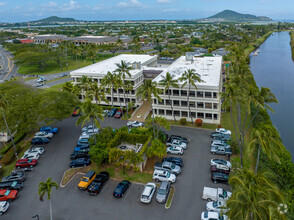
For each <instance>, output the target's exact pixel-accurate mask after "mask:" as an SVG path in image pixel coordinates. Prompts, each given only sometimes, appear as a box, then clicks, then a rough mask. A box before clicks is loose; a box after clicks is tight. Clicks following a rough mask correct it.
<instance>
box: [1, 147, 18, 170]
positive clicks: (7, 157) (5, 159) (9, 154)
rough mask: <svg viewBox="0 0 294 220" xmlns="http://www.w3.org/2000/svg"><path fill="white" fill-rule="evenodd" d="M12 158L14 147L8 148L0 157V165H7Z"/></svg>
mask: <svg viewBox="0 0 294 220" xmlns="http://www.w3.org/2000/svg"><path fill="white" fill-rule="evenodd" d="M18 149H19V146H18V145H16V151H18ZM13 158H14V148H13V147H12V148H10V150H9V151H7V153H6V154H5V155H4V157H3V158H2V159H1V164H2V165H7V164H9V163H10V162H11V161H12V160H13Z"/></svg>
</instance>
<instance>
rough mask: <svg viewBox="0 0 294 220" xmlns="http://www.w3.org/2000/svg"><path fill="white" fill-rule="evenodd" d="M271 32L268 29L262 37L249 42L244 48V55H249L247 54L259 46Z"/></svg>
mask: <svg viewBox="0 0 294 220" xmlns="http://www.w3.org/2000/svg"><path fill="white" fill-rule="evenodd" d="M272 33H273V31H270V32H268V33H266V34H265V35H263V36H262V37H260V38H258V39H257V40H256V41H255V42H253V43H251V44H249V45H248V47H247V48H246V49H245V50H244V54H245V56H249V54H250V53H251V52H252V51H254V50H255V49H256V48H257V47H259V46H260V45H261V44H262V43H263V42H264V41H265V40H266V39H267V38H268V37H269V36H270V35H271V34H272Z"/></svg>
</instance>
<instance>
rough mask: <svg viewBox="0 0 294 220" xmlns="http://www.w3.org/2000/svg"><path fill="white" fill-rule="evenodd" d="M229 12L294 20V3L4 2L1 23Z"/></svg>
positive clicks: (188, 16) (261, 0)
mask: <svg viewBox="0 0 294 220" xmlns="http://www.w3.org/2000/svg"><path fill="white" fill-rule="evenodd" d="M225 9H230V10H234V11H237V12H240V13H248V14H254V15H257V16H268V17H270V18H272V19H290V20H294V1H293V0H0V22H26V21H34V20H38V19H41V18H46V17H49V16H53V15H55V16H59V17H70V18H75V19H77V20H95V21H99V20H153V19H170V20H173V19H198V18H205V17H209V16H212V15H214V14H216V13H218V12H221V11H222V10H225Z"/></svg>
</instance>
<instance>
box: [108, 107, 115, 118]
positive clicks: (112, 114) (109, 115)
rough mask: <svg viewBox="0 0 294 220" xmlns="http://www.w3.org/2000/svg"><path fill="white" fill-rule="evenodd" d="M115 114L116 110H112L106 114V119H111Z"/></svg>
mask: <svg viewBox="0 0 294 220" xmlns="http://www.w3.org/2000/svg"><path fill="white" fill-rule="evenodd" d="M116 112H117V108H113V109H111V110H110V111H109V112H108V117H113V116H114V115H115V113H116Z"/></svg>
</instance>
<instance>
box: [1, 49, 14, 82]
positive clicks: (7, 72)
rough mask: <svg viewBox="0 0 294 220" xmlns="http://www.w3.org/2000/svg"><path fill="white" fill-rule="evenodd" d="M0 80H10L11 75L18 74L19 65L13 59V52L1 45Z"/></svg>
mask: <svg viewBox="0 0 294 220" xmlns="http://www.w3.org/2000/svg"><path fill="white" fill-rule="evenodd" d="M0 66H1V68H0V81H2V80H10V79H11V77H15V76H18V73H17V69H18V67H17V66H16V65H15V64H14V61H13V60H12V54H11V53H10V52H8V51H6V50H5V49H3V48H2V47H0Z"/></svg>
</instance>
